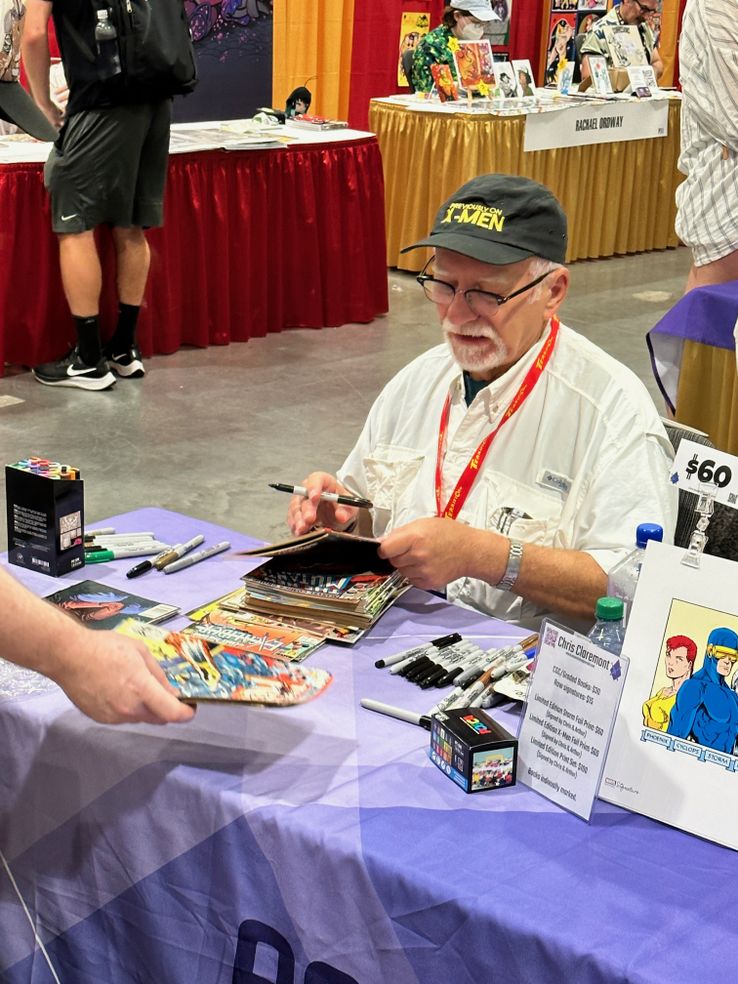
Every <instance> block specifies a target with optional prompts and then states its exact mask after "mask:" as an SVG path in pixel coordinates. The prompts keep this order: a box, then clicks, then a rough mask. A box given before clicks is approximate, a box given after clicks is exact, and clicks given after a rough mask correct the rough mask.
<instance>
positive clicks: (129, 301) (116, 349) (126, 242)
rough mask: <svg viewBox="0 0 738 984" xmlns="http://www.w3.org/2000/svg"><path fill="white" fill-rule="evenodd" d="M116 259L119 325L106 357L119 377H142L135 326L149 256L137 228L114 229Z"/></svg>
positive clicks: (143, 236) (108, 344)
mask: <svg viewBox="0 0 738 984" xmlns="http://www.w3.org/2000/svg"><path fill="white" fill-rule="evenodd" d="M113 242H114V243H115V252H116V257H117V285H118V302H119V308H118V323H117V325H116V328H115V332H114V333H113V337H112V338H111V339H110V341H109V342H108V343H107V345H106V346H105V354H106V356H107V358H108V360H109V361H110V362H111V363H112V364H113V367H114V368H115V370H116V372H117V373H118V374H119V375H121V376H129V377H132V376H134V377H135V376H143V375H144V368H143V362H142V361H141V356H140V354H139V352H138V348H137V346H136V325H137V323H138V315H139V312H140V310H141V303H142V301H143V297H144V291H145V290H146V280H147V278H148V275H149V266H150V263H151V253H150V251H149V244H148V242H147V240H146V233H145V232H144V230H143V229H142V228H141V227H140V226H134V227H133V228H130V229H124V228H120V227H118V228H114V229H113Z"/></svg>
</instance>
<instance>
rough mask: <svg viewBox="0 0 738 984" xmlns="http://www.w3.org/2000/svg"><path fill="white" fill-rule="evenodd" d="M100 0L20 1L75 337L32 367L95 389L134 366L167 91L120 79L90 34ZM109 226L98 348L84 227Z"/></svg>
mask: <svg viewBox="0 0 738 984" xmlns="http://www.w3.org/2000/svg"><path fill="white" fill-rule="evenodd" d="M98 9H100V10H105V9H106V8H105V4H104V0H99V3H98V2H95V3H93V0H27V9H26V19H25V25H24V32H23V59H24V63H25V67H26V72H27V75H28V80H29V83H30V86H31V92H32V94H33V97H34V99H35V100H36V103H37V104H38V106H39V107H40V109H41V110H42V111H43V112H44V113H45V115H46V116H47V118H48V119H49V120H50V122H52V123H53V124H54V125H55V126H56V127H59V128H60V129H59V136H58V138H57V141H56V143H55V144H54V147H53V149H52V151H51V154H50V156H49V159H48V161H47V162H46V168H45V172H44V176H45V182H46V187H47V188H48V190H49V192H50V195H51V211H52V228H53V230H54V232H55V233H57V234H58V236H59V259H60V265H61V274H62V283H63V286H64V294H65V296H66V299H67V303H68V304H69V308H70V311H71V314H72V318H73V320H74V327H75V332H76V343H75V345H74V347H73V348H72V350H71V351H70V352H69V354H68V355H66V356H65V357H63V358H61V359H60V360H59V361H58V362H48V363H45V364H44V365H40V366H36V368H35V369H34V370H33V371H34V375H35V376H36V379H37V380H38V381H39V382H40V383H44V384H45V385H47V386H74V387H77V388H79V389H88V390H103V389H108V387H110V386H112V385H113V384H114V383H115V378H116V377H115V375H113V372H112V371H111V370H113V371H114V372H115V373H116V374H117V375H118V376H127V377H140V376H143V375H144V366H143V362H142V360H141V353H140V352H139V350H138V347H137V345H136V323H137V320H138V315H139V311H140V307H141V303H142V301H143V296H144V290H145V287H146V279H147V277H148V272H149V263H150V253H149V246H148V243H147V241H146V234H145V231H144V230H145V229H147V228H148V227H150V226H160V225H161V224H162V220H163V199H164V184H165V180H166V171H167V158H168V153H169V126H170V121H171V100H170V99H157V100H156V101H155V102H151V101H150V99H151V96H150V94H147V92H146V91H144V90H141V89H138V90H136V89H133V88H131V87H130V86H128V85H126V82H125V79H124V77H123V75H122V73H121V72H120V70H119V68H120V67H119V65H118V71H117V73H115V67H116V66H115V63H114V60H113V63H112V65H111V61H110V59H103V58H102V57H101V56H100V52H99V50H98V48H97V45H96V42H95V26H96V23H97V19H98V12H97V11H98ZM52 16H53V19H54V26H55V28H56V35H57V39H58V41H59V47H60V51H61V56H62V63H63V65H64V71H65V73H66V77H67V81H68V83H69V103H68V105H67V110H66V113H65V114H64V117H63V119H62V116H61V113H60V111H59V110H58V108H57V107H56V106H55V105H54V104H53V103H52V102H51V100H50V98H49V66H50V55H49V44H48V35H47V29H48V21H49V18H50V17H52ZM99 225H109V226H111V227H112V233H113V240H114V243H115V250H116V257H117V278H116V283H117V289H118V300H119V303H120V309H119V315H118V323H117V327H116V329H115V332H114V334H113V337H112V338H111V339H110V341H109V342H108V343H107V344H106V345H105V347H104V348H103V347H102V346H101V343H100V328H99V323H98V317H99V302H100V292H101V287H102V269H101V266H100V259H99V257H98V252H97V246H96V243H95V238H94V230H95V228H96V227H97V226H99Z"/></svg>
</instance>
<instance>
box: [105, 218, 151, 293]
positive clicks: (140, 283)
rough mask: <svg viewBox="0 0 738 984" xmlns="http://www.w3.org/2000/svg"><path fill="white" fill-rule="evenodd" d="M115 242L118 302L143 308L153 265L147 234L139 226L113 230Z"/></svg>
mask: <svg viewBox="0 0 738 984" xmlns="http://www.w3.org/2000/svg"><path fill="white" fill-rule="evenodd" d="M113 241H114V242H115V251H116V255H117V258H118V300H119V301H120V302H121V304H128V305H130V306H131V307H141V302H142V301H143V297H144V291H145V290H146V280H147V278H148V275H149V265H150V263H151V253H150V251H149V244H148V241H147V239H146V233H145V232H144V230H143V229H141V228H140V227H139V226H134V227H133V228H132V229H120V228H117V229H113Z"/></svg>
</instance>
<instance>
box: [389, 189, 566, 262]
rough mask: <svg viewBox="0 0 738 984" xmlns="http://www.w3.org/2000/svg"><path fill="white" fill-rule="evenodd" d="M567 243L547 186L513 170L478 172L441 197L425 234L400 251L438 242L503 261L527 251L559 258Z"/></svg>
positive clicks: (474, 256)
mask: <svg viewBox="0 0 738 984" xmlns="http://www.w3.org/2000/svg"><path fill="white" fill-rule="evenodd" d="M566 244H567V234H566V215H565V214H564V210H563V209H562V207H561V205H560V204H559V202H558V200H557V199H556V198H555V197H554V195H553V194H552V193H551V192H550V191H549V189H548V188H546V187H545V186H544V185H542V184H539V183H538V182H537V181H532V180H531V179H530V178H521V177H518V176H517V175H512V174H483V175H481V176H480V177H478V178H472V180H471V181H467V183H466V184H465V185H463V186H462V187H461V188H459V190H458V191H457V192H455V193H454V194H453V195H451V197H450V198H449V199H448V201H446V202H444V203H443V205H442V206H441V207H440V209H439V210H438V214H437V215H436V219H435V222H434V223H433V229H432V230H431V233H430V235H429V236H428V237H427V238H426V239H423V240H421V241H420V242H419V243H414V244H413V245H412V246H406V247H405V249H403V250H402V252H403V253H407V252H408V251H409V250H411V249H419V248H420V247H421V246H433V247H435V246H441V247H442V248H443V249H450V250H452V251H453V252H454V253H461V254H462V255H463V256H470V257H472V259H475V260H481V261H482V262H483V263H493V264H495V265H496V266H504V265H505V264H508V263H517V262H518V261H519V260H525V259H527V258H528V257H531V256H540V257H542V258H543V259H544V260H551V261H552V262H554V263H564V262H565V260H566Z"/></svg>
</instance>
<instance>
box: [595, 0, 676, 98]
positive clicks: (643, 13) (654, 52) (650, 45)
mask: <svg viewBox="0 0 738 984" xmlns="http://www.w3.org/2000/svg"><path fill="white" fill-rule="evenodd" d="M658 9H659V7H658V3H657V0H646V2H645V3H641V0H622V3H620V4H619V5H618V6H617V7H613V8H612V10H610V11H608V13H606V14H605V16H604V17H601V18H600V19H599V20H598V21H597V22H596V23H595V24H594V26H593V27H592V28H591V30H589V31H588V32H587V37H586V40H585V41H584V43H583V44H582V49H581V57H582V78H583V79H588V78H589V75H590V72H589V64H588V61H587V57H586V56H587V55H602V56H603V57H604V58H606V59H607V67H608V68H612V67H613V62H612V55H611V53H610V47H609V45H608V43H607V37H606V34H605V28H606V27H616V26H617V25H618V24H632V25H634V26H636V27H637V28H638V33H639V34H640V37H641V44H642V45H643V49H644V51H645V52H646V60H647V61H648V64H649V65H651V67H652V68H653V70H654V74H655V75H656V78H657V79H660V78H661V76H662V75H663V74H664V63H663V61H662V60H661V55H660V54H659V49H658V48H657V47H656V39H655V38H654V36H653V31H652V30H651V28H650V27H649V26H648V24H647V22H646V18H648V17H650V16H651V15H653V14H655V13H657V12H658Z"/></svg>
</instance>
